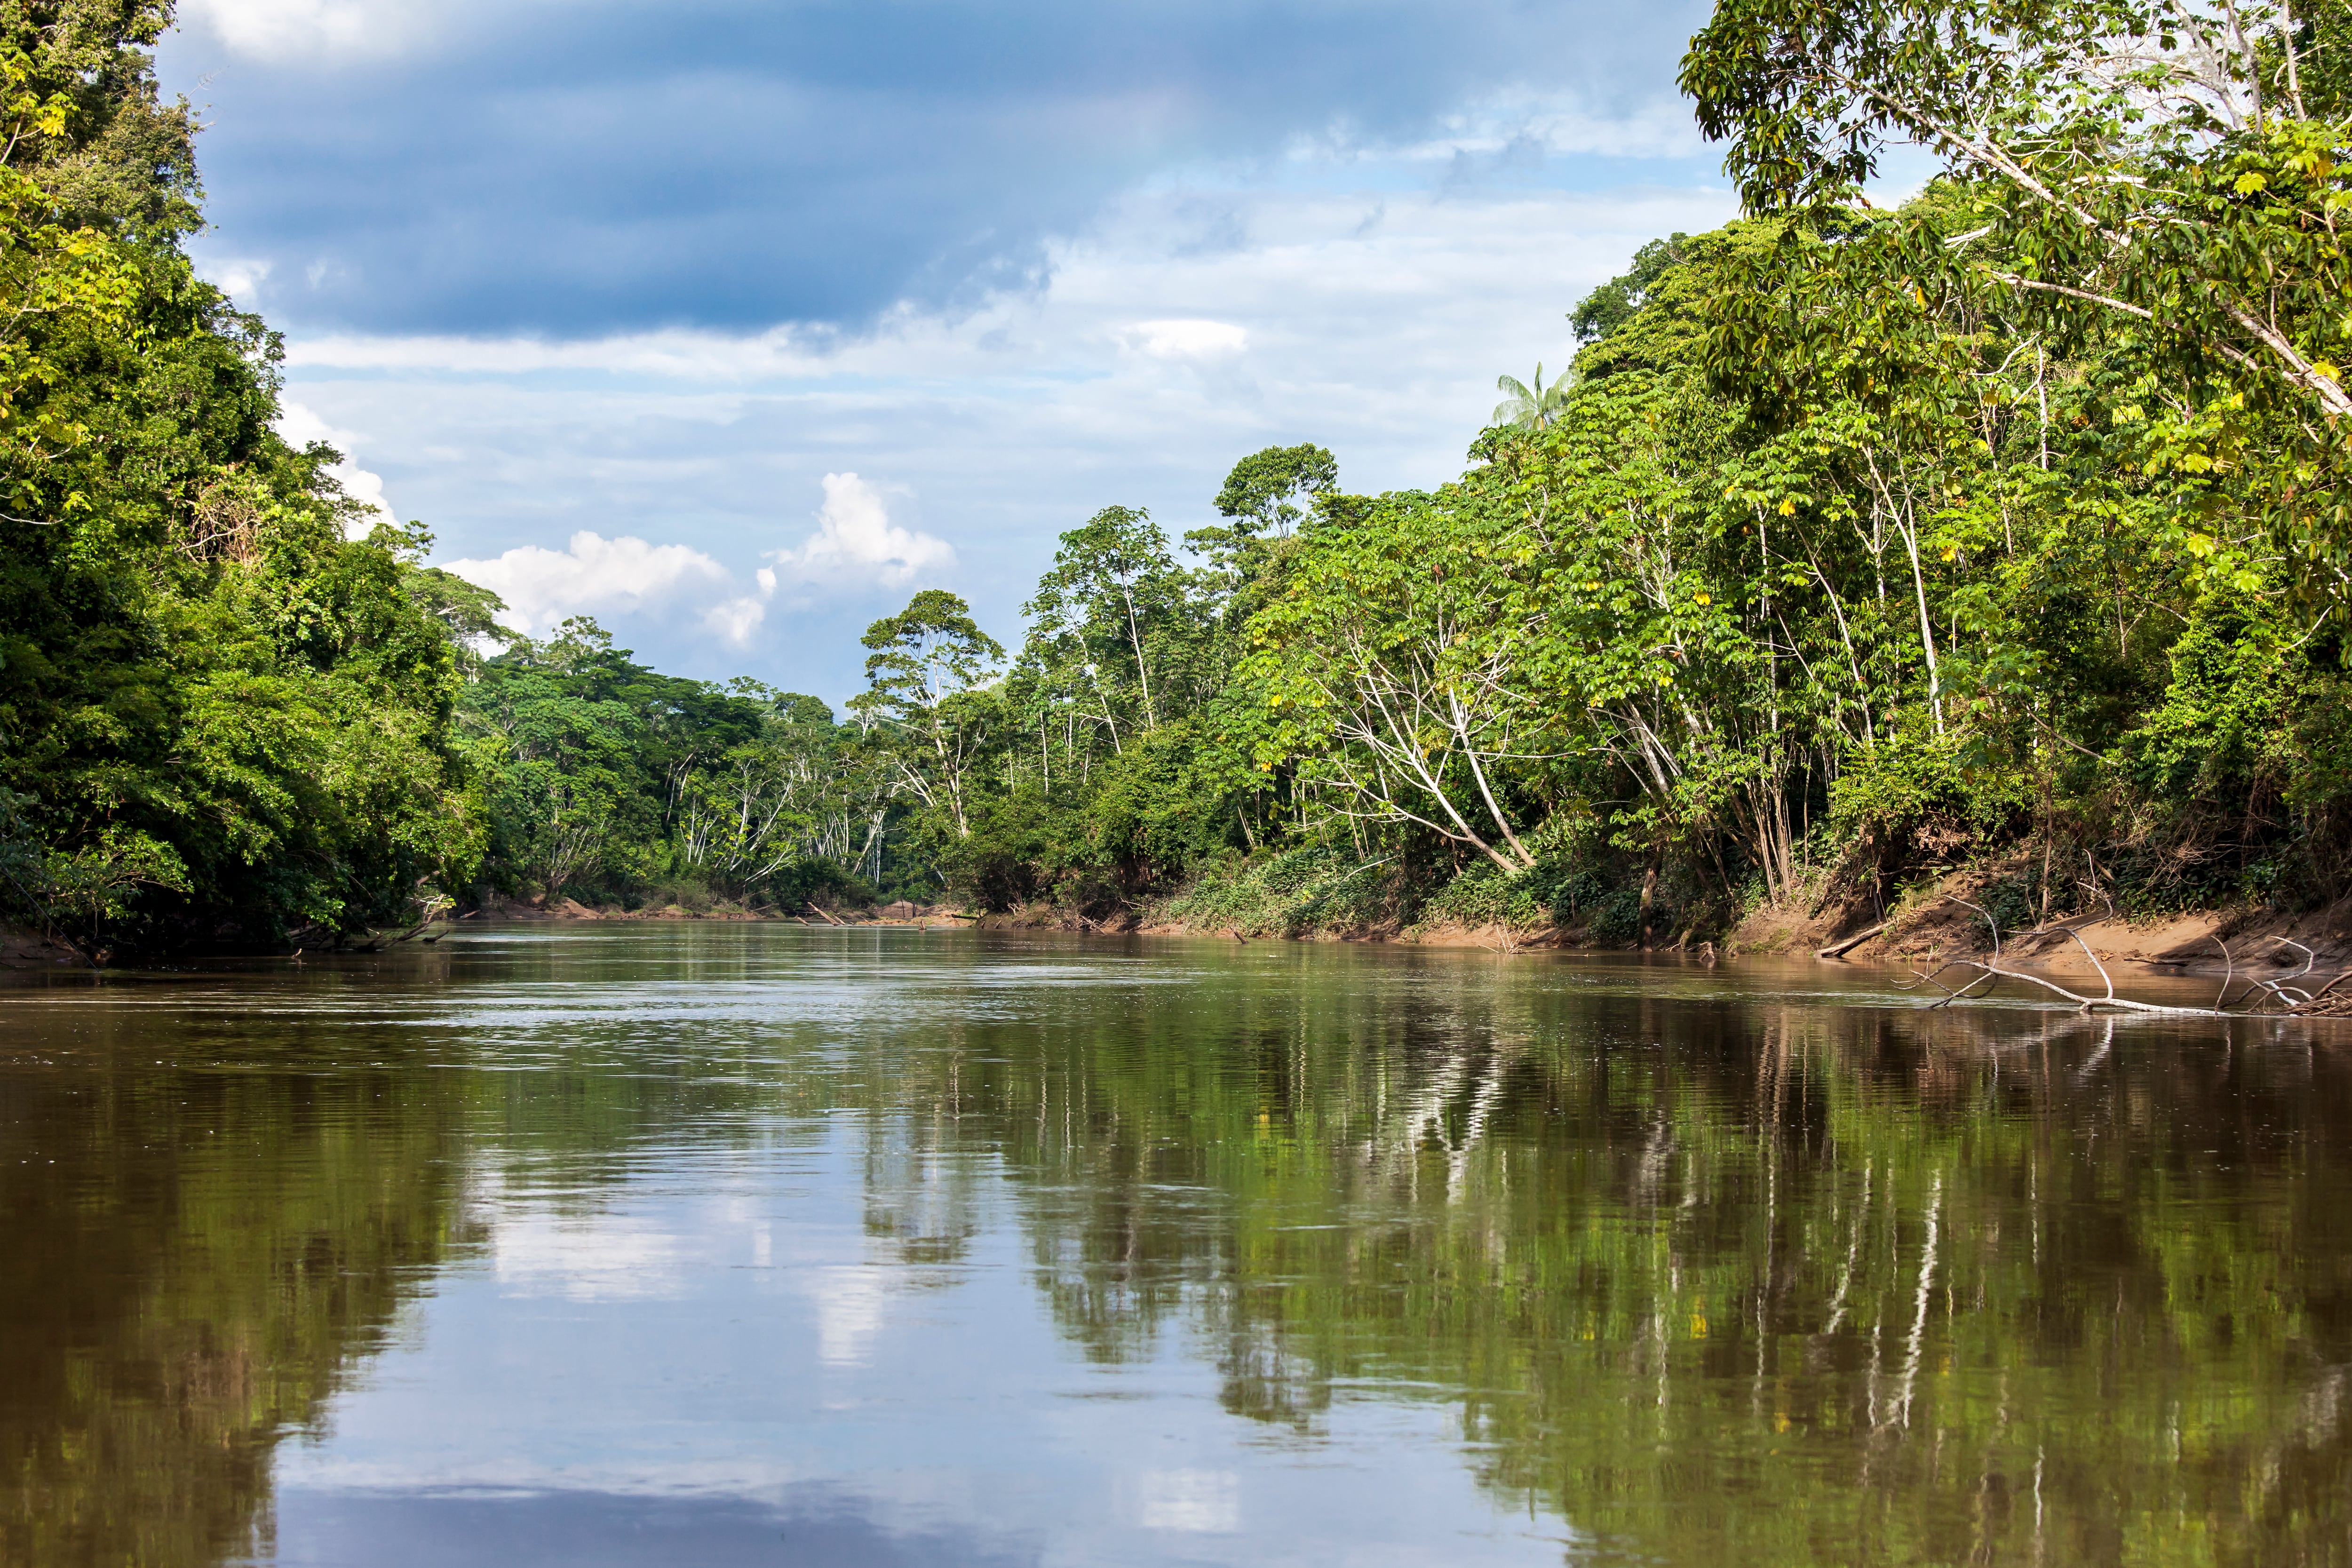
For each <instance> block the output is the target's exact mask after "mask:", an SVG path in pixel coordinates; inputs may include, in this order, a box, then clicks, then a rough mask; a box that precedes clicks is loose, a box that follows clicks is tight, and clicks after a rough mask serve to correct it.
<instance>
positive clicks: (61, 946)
mask: <svg viewBox="0 0 2352 1568" xmlns="http://www.w3.org/2000/svg"><path fill="white" fill-rule="evenodd" d="M88 963H89V960H88V959H86V958H84V957H83V956H82V955H81V954H80V953H79V952H75V951H74V949H73V946H72V945H71V944H70V943H68V942H60V941H58V939H57V938H56V937H53V936H45V935H43V934H42V933H41V932H39V931H27V930H26V929H25V928H24V927H22V926H11V925H0V969H54V968H57V967H58V965H60V964H79V965H85V966H86V965H88Z"/></svg>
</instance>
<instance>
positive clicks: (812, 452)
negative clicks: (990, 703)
mask: <svg viewBox="0 0 2352 1568" xmlns="http://www.w3.org/2000/svg"><path fill="white" fill-rule="evenodd" d="M1654 172H1655V173H1657V174H1660V175H1661V176H1662V177H1664V176H1668V175H1671V176H1672V177H1673V178H1675V179H1676V180H1678V181H1680V182H1681V183H1679V184H1656V185H1646V186H1633V187H1628V188H1622V189H1615V190H1604V191H1591V190H1559V189H1545V188H1532V187H1523V186H1511V187H1507V188H1501V187H1498V188H1478V187H1469V188H1459V187H1448V188H1447V189H1444V190H1443V191H1440V190H1434V189H1423V190H1419V191H1415V190H1413V189H1412V188H1410V187H1407V188H1403V189H1400V188H1397V186H1396V185H1395V184H1392V183H1391V184H1388V185H1385V186H1381V185H1375V184H1371V183H1370V182H1367V184H1366V187H1365V188H1356V187H1355V186H1353V185H1352V184H1351V185H1349V186H1348V187H1346V188H1339V189H1332V188H1316V189H1307V190H1300V189H1294V188H1281V189H1260V188H1234V187H1231V186H1216V187H1211V186H1207V185H1202V184H1182V185H1167V186H1155V187H1153V188H1149V189H1139V190H1137V191H1135V192H1132V193H1130V194H1129V195H1128V196H1126V197H1125V198H1123V199H1122V200H1120V201H1119V202H1118V203H1116V204H1114V205H1112V206H1111V207H1109V208H1108V209H1107V210H1105V211H1104V212H1103V213H1102V214H1101V215H1099V216H1098V218H1097V221H1096V222H1095V223H1094V224H1093V225H1091V226H1089V227H1088V229H1087V232H1086V233H1085V234H1084V235H1082V236H1080V237H1076V238H1073V239H1071V240H1069V241H1068V242H1066V243H1065V244H1062V245H1060V246H1057V247H1055V249H1054V251H1053V253H1052V254H1051V256H1050V258H1049V262H1050V265H1049V266H1048V267H1047V268H1045V278H1046V281H1045V283H1044V285H1043V286H1042V287H1040V288H1039V289H1035V290H1033V291H1026V292H1013V293H1009V294H1006V295H1003V296H1001V297H998V298H996V299H993V300H986V301H983V302H982V303H981V304H980V306H979V307H978V308H976V309H973V310H969V311H966V312H962V313H956V314H949V313H932V312H923V311H918V310H900V311H898V312H894V313H892V314H891V315H889V316H887V317H886V318H885V319H884V320H883V321H881V322H880V323H879V324H878V325H877V327H875V328H874V329H873V330H872V331H867V332H865V333H861V334H858V335H856V336H844V335H827V334H822V333H815V332H811V331H806V330H803V329H796V328H792V327H782V328H778V329H775V330H772V331H761V332H755V333H744V334H740V335H731V336H730V335H728V334H725V333H720V332H715V331H665V332H646V333H633V334H629V335H625V336H615V337H611V338H605V339H597V340H584V341H576V342H547V341H542V340H532V339H526V338H519V337H518V338H504V339H464V338H457V337H438V338H431V339H404V338H363V337H356V336H346V337H342V338H337V339H308V340H306V339H301V338H297V339H296V340H294V341H293V342H292V343H291V344H290V345H289V347H290V353H289V372H290V376H289V379H290V384H291V386H292V388H293V390H294V393H295V395H297V396H299V398H300V399H301V400H302V401H303V402H304V403H306V404H309V405H312V406H314V407H317V408H319V409H320V410H322V411H323V412H325V413H327V414H330V415H331V416H333V417H334V418H335V419H336V420H337V421H338V422H340V423H342V424H346V425H350V426H355V427H357V428H360V429H363V430H366V431H368V432H370V433H371V444H370V445H369V446H368V447H367V448H366V449H367V450H368V451H369V452H370V453H371V454H374V453H377V452H389V451H394V450H397V451H398V452H400V453H401V454H402V455H403V457H404V458H406V459H407V461H406V463H405V464H404V467H403V468H402V469H401V470H400V481H399V482H400V486H401V501H402V504H403V506H404V507H407V508H414V509H416V510H415V513H414V515H417V516H421V517H424V518H425V519H426V520H427V521H430V522H431V523H432V524H433V525H434V527H435V529H436V531H438V532H439V533H440V534H441V537H442V538H443V539H444V540H445V541H446V542H448V545H449V546H450V548H451V550H452V552H453V553H457V552H463V551H464V547H465V546H466V545H467V543H469V542H472V541H474V540H479V539H484V538H486V537H489V536H491V535H492V534H493V532H494V531H495V533H496V534H497V535H499V536H501V537H500V544H501V545H503V544H504V543H505V542H507V541H508V540H511V539H516V538H521V539H538V540H541V541H544V542H554V541H557V540H561V539H562V538H564V537H565V536H567V535H568V534H570V533H572V531H576V530H578V529H582V528H599V527H604V526H607V525H605V524H604V522H603V520H604V519H606V518H610V517H613V516H615V515H620V516H631V517H635V516H654V515H659V516H661V517H663V518H665V519H666V520H674V521H666V523H665V529H666V532H665V533H664V535H663V537H665V538H667V539H671V540H674V541H676V542H680V543H684V544H687V545H688V546H691V547H693V548H696V549H698V550H702V551H707V552H710V555H711V556H712V557H714V558H715V559H716V560H717V561H719V562H724V563H727V565H728V566H730V567H731V568H732V570H733V573H734V576H733V578H732V580H731V581H730V582H728V583H726V584H715V585H712V586H709V587H705V588H702V589H699V590H698V595H699V596H697V597H694V598H693V599H692V600H691V603H690V605H687V606H686V607H685V608H684V609H683V610H681V609H680V608H679V607H678V606H676V605H673V606H668V607H665V608H663V609H662V610H661V612H660V614H659V615H658V616H648V617H647V618H646V622H645V623H643V624H640V625H636V626H631V627H630V628H629V631H628V641H629V643H630V645H631V646H633V647H635V648H636V649H637V650H638V656H639V657H640V658H644V659H646V661H647V662H649V663H652V664H654V665H655V666H656V668H665V669H671V670H675V671H677V673H681V674H684V673H691V674H696V675H704V676H709V677H712V678H720V677H724V676H727V675H731V674H736V673H748V674H754V675H757V676H759V677H760V678H761V679H767V680H771V681H773V682H775V683H777V684H779V685H784V686H788V687H792V688H793V689H800V690H804V691H813V692H816V693H818V694H819V695H822V696H825V697H827V698H828V699H834V700H837V699H838V698H839V697H840V696H842V695H845V694H846V693H848V692H850V691H854V690H856V689H857V688H858V687H859V686H860V685H862V684H863V681H862V678H861V674H860V669H861V666H862V663H863V658H864V650H863V649H861V648H860V647H858V645H857V635H858V632H859V631H860V630H862V629H863V627H864V626H865V624H866V621H867V620H869V619H870V618H871V616H872V610H873V606H872V604H871V602H870V600H871V593H872V591H874V590H880V589H888V590H890V591H892V592H903V591H904V589H905V588H907V587H908V586H910V585H914V584H916V583H917V581H918V580H919V579H923V578H927V577H928V578H929V579H930V580H931V581H937V580H939V579H938V577H935V576H932V575H931V574H942V575H943V574H946V573H947V572H949V571H950V569H951V570H952V572H953V584H954V586H955V588H956V591H957V592H958V593H959V594H961V595H964V596H965V597H966V598H968V599H970V600H971V603H972V606H973V612H974V614H975V615H976V616H978V618H979V619H980V621H981V624H982V626H986V627H987V628H988V629H989V630H990V631H991V632H992V633H994V634H995V635H996V636H997V637H1000V638H1002V639H1003V640H1005V641H1007V642H1010V641H1013V640H1015V639H1016V638H1017V637H1018V635H1019V618H1018V616H1019V606H1020V605H1021V604H1022V603H1023V602H1024V600H1026V599H1027V598H1028V597H1029V596H1030V595H1031V594H1032V593H1033V592H1034V584H1035V582H1036V578H1037V574H1038V573H1039V572H1040V571H1042V570H1043V569H1044V568H1045V565H1046V564H1047V563H1048V562H1049V561H1050V559H1051V557H1052V554H1053V550H1054V540H1055V535H1056V534H1058V533H1059V532H1061V531H1063V530H1065V529H1067V528H1070V527H1073V526H1075V525H1076V524H1077V523H1078V522H1080V521H1083V520H1084V519H1085V518H1087V516H1089V515H1091V514H1092V513H1094V512H1095V511H1097V510H1099V509H1100V508H1101V507H1103V506H1105V505H1108V504H1109V503H1112V502H1118V503H1121V504H1125V505H1129V506H1142V507H1148V508H1149V509H1150V511H1151V513H1152V516H1153V518H1154V520H1155V521H1158V522H1160V524H1161V525H1162V526H1163V527H1165V528H1166V529H1167V530H1168V531H1169V533H1170V534H1171V537H1173V536H1181V534H1182V533H1183V532H1184V531H1186V530H1187V529H1192V528H1197V527H1200V526H1202V525H1203V524H1205V523H1207V522H1210V521H1213V515H1214V514H1213V510H1211V507H1210V504H1209V503H1210V499H1211V498H1212V497H1213V496H1214V495H1215V494H1216V491H1217V485H1218V482H1219V481H1220V480H1221V479H1223V476H1224V473H1225V471H1226V469H1228V468H1231V467H1232V465H1233V462H1234V459H1235V458H1238V457H1240V456H1242V455H1243V454H1244V453H1246V452H1250V451H1253V450H1255V449H1256V448H1257V447H1264V446H1266V445H1269V444H1276V443H1278V444H1281V445H1289V444H1291V443H1294V442H1298V441H1307V440H1312V441H1316V442H1318V443H1320V444H1322V445H1324V446H1327V447H1330V448H1331V449H1332V451H1333V452H1334V453H1335V454H1337V456H1338V458H1339V470H1340V481H1341V483H1343V484H1344V485H1346V486H1347V487H1348V488H1349V489H1354V490H1362V491H1377V490H1381V489H1393V488H1397V487H1401V486H1429V485H1433V484H1436V483H1439V482H1442V481H1443V480H1444V479H1449V478H1451V477H1453V476H1454V475H1455V474H1457V473H1459V472H1460V471H1461V468H1462V465H1463V462H1464V456H1463V453H1464V447H1465V445H1466V443H1467V442H1468V441H1469V439H1470V437H1472V436H1473V435H1474V434H1475V432H1476V431H1477V429H1478V428H1479V426H1480V425H1481V424H1482V423H1483V421H1484V420H1485V418H1486V414H1487V411H1488V410H1490V409H1491V408H1493V407H1494V405H1495V377H1496V374H1497V373H1499V372H1503V371H1508V372H1510V373H1511V374H1515V375H1517V376H1519V377H1520V378H1522V379H1525V378H1526V377H1527V376H1528V374H1531V372H1532V371H1533V369H1534V366H1535V363H1536V362H1537V361H1538V360H1541V361H1542V362H1543V363H1544V364H1545V366H1546V367H1547V369H1548V370H1551V371H1556V370H1558V369H1559V365H1560V364H1561V363H1563V362H1564V361H1565V360H1566V359H1567V358H1568V357H1569V355H1570V351H1571V350H1572V349H1573V346H1574V344H1573V342H1572V340H1571V338H1570V332H1569V328H1568V321H1567V312H1568V310H1570V308H1572V307H1573V306H1574V305H1575V303H1576V301H1577V300H1578V299H1580V297H1581V296H1582V295H1583V294H1584V293H1585V292H1586V291H1588V290H1589V289H1591V288H1592V287H1593V286H1594V285H1595V284H1598V283H1600V282H1601V281H1603V280H1605V279H1608V278H1609V277H1611V276H1612V275H1613V274H1615V273H1618V272H1621V271H1622V270H1623V269H1624V267H1625V263H1626V262H1627V260H1628V259H1629V258H1631V257H1632V255H1633V252H1634V251H1635V250H1636V249H1637V248H1638V247H1640V246H1641V245H1642V244H1643V242H1644V241H1646V240H1649V239H1652V238H1654V237H1658V236H1660V235H1664V234H1670V233H1673V232H1674V231H1675V230H1677V229H1685V230H1691V231H1694V232H1695V231H1697V230H1700V229H1705V228H1707V227H1711V226H1714V225H1716V224H1718V223H1721V222H1722V221H1724V220H1725V219H1727V218H1728V217H1731V216H1734V215H1735V213H1736V212H1737V203H1736V201H1735V199H1734V198H1733V196H1732V195H1731V193H1730V192H1729V191H1728V190H1727V189H1726V188H1725V187H1724V186H1723V185H1722V184H1721V182H1720V181H1719V180H1717V179H1716V178H1715V177H1714V176H1713V175H1712V174H1710V173H1708V172H1707V171H1706V170H1704V169H1699V168H1693V167H1683V166H1675V167H1672V168H1668V169H1661V170H1656V171H1654ZM1335 178H1336V176H1335ZM1171 322H1185V323H1204V324H1205V325H1201V326H1188V328H1187V329H1186V330H1184V331H1171V330H1168V329H1167V324H1168V323H1171ZM1147 327H1149V328H1150V329H1153V331H1152V332H1147V331H1145V329H1146V328H1147ZM1212 328H1213V329H1222V330H1223V331H1211V330H1210V329H1212ZM1154 333H1156V334H1157V336H1156V339H1155V336H1154ZM1236 335H1238V342H1239V344H1240V345H1241V346H1240V352H1234V351H1233V350H1231V349H1227V350H1225V351H1224V352H1223V353H1210V354H1208V355H1207V356H1205V357H1203V356H1202V355H1200V354H1198V353H1194V354H1192V355H1189V356H1188V355H1186V354H1184V353H1181V352H1171V351H1181V350H1182V349H1184V348H1186V347H1188V346H1191V347H1194V348H1196V349H1197V348H1199V347H1202V346H1206V347H1209V348H1212V349H1214V348H1215V346H1216V345H1217V344H1218V343H1219V342H1223V343H1226V344H1233V343H1234V342H1236ZM1155 341H1156V342H1157V345H1158V346H1159V347H1160V350H1161V351H1162V352H1160V353H1154V352H1151V351H1152V348H1153V347H1154V344H1155ZM853 473H854V474H856V475H857V476H860V478H859V479H856V480H851V479H849V478H848V476H849V475H851V474H853ZM827 475H830V476H832V478H831V479H830V480H829V481H827V480H826V479H825V478H824V476H827ZM880 475H887V476H889V479H890V480H891V486H892V488H885V487H883V486H880V485H879V484H877V483H875V482H874V479H873V477H874V476H880ZM820 484H824V498H825V510H824V514H823V515H822V516H821V517H820V518H819V519H818V520H817V521H816V525H815V528H814V531H813V532H810V533H808V536H807V537H806V538H803V537H802V534H803V531H804V530H793V529H791V528H789V527H787V528H786V529H784V530H782V531H779V529H778V521H779V517H778V513H779V509H778V505H777V497H778V496H779V494H782V495H787V496H789V495H793V494H795V493H800V492H801V490H802V487H806V488H807V491H808V492H809V493H815V492H816V489H817V487H818V486H819V485H820ZM852 485H855V487H856V488H855V489H850V488H849V487H851V486H852ZM897 486H904V487H906V488H907V489H908V490H909V491H911V492H913V493H917V494H919V495H921V496H922V497H923V498H924V500H925V501H926V503H927V512H926V515H924V516H923V517H921V518H918V517H917V516H915V515H914V513H913V512H912V511H911V510H910V509H908V507H907V506H906V505H905V504H904V503H902V502H901V501H899V500H898V499H897V491H896V489H895V487H897ZM950 501H951V505H950V504H949V503H950ZM886 502H887V505H886V504H885V503H886ZM893 514H896V515H895V516H894V515H893ZM918 530H921V531H918ZM934 536H936V537H934ZM785 544H789V545H790V546H792V548H790V549H788V550H783V551H781V552H778V551H777V547H778V546H779V545H785ZM771 552H772V553H771ZM470 553H474V554H486V553H488V551H486V550H481V549H476V550H474V551H472V552H470ZM756 569H765V570H767V571H769V572H771V573H772V574H774V577H775V584H774V585H773V586H772V587H771V586H769V585H768V584H767V583H766V582H765V581H763V580H761V579H759V578H758V577H757V576H756ZM859 589H864V590H866V592H857V591H856V590H859ZM754 598H756V599H757V600H759V601H760V602H761V604H762V605H764V615H763V616H762V617H761V620H760V621H759V622H757V623H754V622H752V620H751V615H750V611H751V605H749V604H747V603H741V601H745V600H750V599H754ZM730 603H733V604H734V608H733V610H732V612H731V613H730V615H729V616H722V617H719V619H717V620H715V621H714V620H712V619H710V618H709V616H710V612H711V611H713V610H714V609H716V608H717V607H718V606H719V605H728V604H730ZM786 606H790V610H791V615H790V617H789V619H788V618H787V616H786V615H785V607H786ZM739 636H740V637H744V638H748V639H753V641H752V644H751V646H752V647H756V649H757V650H758V651H757V652H756V653H754V654H752V655H751V656H750V657H746V656H745V655H743V654H740V653H738V652H737V651H736V650H737V649H738V648H740V647H744V646H745V644H743V643H740V642H733V641H730V638H732V637H739Z"/></svg>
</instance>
